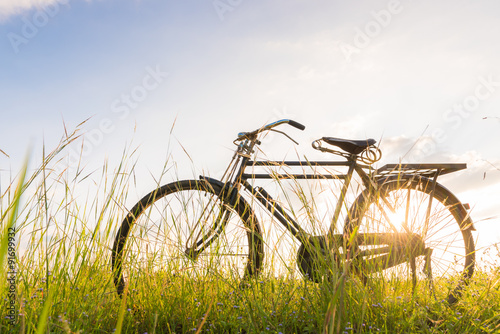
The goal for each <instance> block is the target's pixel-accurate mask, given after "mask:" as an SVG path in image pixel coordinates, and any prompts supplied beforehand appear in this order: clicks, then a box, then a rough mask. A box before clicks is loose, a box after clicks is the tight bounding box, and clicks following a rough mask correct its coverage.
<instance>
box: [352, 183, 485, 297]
mask: <svg viewBox="0 0 500 334" xmlns="http://www.w3.org/2000/svg"><path fill="white" fill-rule="evenodd" d="M379 186H380V188H379V191H378V192H377V193H376V194H373V193H370V192H369V191H368V190H365V192H364V193H362V194H361V195H360V196H359V197H358V199H357V200H356V202H355V203H354V205H353V206H352V208H351V209H350V217H351V219H349V221H348V223H347V224H346V225H345V230H344V235H345V236H346V237H350V236H352V235H353V233H358V235H362V234H365V235H367V234H366V233H371V236H381V235H383V234H385V235H393V236H394V235H396V234H395V233H402V235H406V236H410V235H411V236H412V238H415V239H416V240H417V241H418V242H419V244H420V248H421V249H420V251H419V253H416V252H417V251H415V252H414V253H413V254H414V255H411V254H410V252H407V253H406V255H405V254H404V253H400V254H403V256H406V258H405V259H404V261H403V263H401V264H399V265H395V266H393V267H391V268H388V269H384V270H379V269H380V268H367V267H366V263H376V261H377V260H376V257H377V256H380V255H373V254H374V253H377V251H380V252H381V253H383V251H381V250H382V248H383V247H385V249H386V250H387V248H388V246H387V244H386V245H384V241H382V239H383V238H381V237H380V238H379V239H378V240H374V242H373V243H372V244H371V245H357V244H356V242H353V244H352V245H351V249H350V252H349V253H350V256H352V258H353V259H355V260H353V261H352V263H353V264H354V267H356V266H357V265H356V264H355V263H358V264H359V266H358V267H357V268H353V270H354V271H355V272H358V273H359V274H360V276H361V277H362V278H363V281H364V282H365V283H366V284H367V285H368V286H376V287H377V288H378V291H379V292H382V293H383V294H384V295H386V296H387V295H391V294H392V295H393V296H395V297H402V296H404V295H407V294H409V293H410V294H411V293H413V294H417V295H418V296H421V297H424V296H433V297H434V298H436V299H437V300H439V301H443V300H445V301H447V302H448V303H450V304H453V303H455V302H456V301H457V300H458V298H459V297H460V295H461V293H462V290H463V288H464V287H465V286H466V285H467V283H468V280H469V278H470V277H471V276H472V274H473V272H474V262H475V252H474V240H473V237H472V233H471V230H473V224H472V220H471V218H470V217H469V215H468V214H467V211H466V209H465V207H464V206H463V205H462V204H461V203H460V201H459V200H458V199H457V198H456V197H455V195H453V194H452V193H451V192H450V191H449V190H448V189H446V188H445V187H443V186H442V185H440V184H439V183H436V184H434V182H433V181H432V180H429V179H427V178H424V177H418V176H415V177H412V178H411V179H406V180H392V181H387V182H385V183H383V184H380V185H379ZM351 240H355V238H354V239H351ZM408 240H409V239H408ZM421 242H423V243H424V245H422V244H421ZM391 247H393V248H396V247H395V246H394V245H392V246H391ZM406 247H407V249H410V248H409V247H408V245H406ZM424 247H425V251H423V249H424ZM389 248H390V247H389ZM363 251H365V252H363ZM366 253H370V254H372V255H371V256H370V258H368V257H366V258H363V259H359V258H358V259H356V254H366ZM415 255H417V256H415ZM389 257H390V255H387V257H386V258H383V261H386V263H387V262H388V261H389V260H388V259H389ZM374 259H375V260H374ZM380 259H382V258H380ZM363 263H364V264H365V267H363ZM379 263H380V261H379Z"/></svg>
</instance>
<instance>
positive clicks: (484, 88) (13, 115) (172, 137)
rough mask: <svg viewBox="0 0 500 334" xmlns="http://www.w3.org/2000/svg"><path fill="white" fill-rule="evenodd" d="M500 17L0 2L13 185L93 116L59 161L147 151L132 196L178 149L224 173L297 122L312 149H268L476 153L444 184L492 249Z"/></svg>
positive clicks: (233, 3)
mask: <svg viewBox="0 0 500 334" xmlns="http://www.w3.org/2000/svg"><path fill="white" fill-rule="evenodd" d="M499 14H500V3H498V2H496V1H492V0H489V1H486V0H479V1H472V0H455V1H451V0H443V1H439V2H436V1H429V0H423V1H414V0H413V1H412V0H389V1H386V0H384V1H379V0H376V1H362V0H361V1H355V2H354V1H350V2H347V1H334V0H330V1H327V0H307V1H306V0H286V1H285V0H265V1H264V0H253V1H248V0H203V1H201V0H186V1H170V0H88V1H84V0H38V1H35V0H0V116H1V118H0V119H1V124H2V126H1V131H0V150H2V152H0V181H1V183H2V186H3V187H4V188H5V184H6V183H8V181H9V179H10V178H11V177H12V174H13V173H14V174H15V173H16V171H18V170H19V169H20V168H21V165H22V162H23V161H24V159H25V157H26V155H27V154H28V152H31V153H30V155H31V165H30V166H35V165H36V163H37V161H38V162H39V160H40V157H41V156H42V152H43V147H44V146H45V149H46V150H50V149H51V148H54V147H56V145H57V143H58V142H59V141H60V139H61V138H62V137H63V136H64V134H65V131H68V132H71V131H72V129H75V128H76V127H77V126H78V125H79V124H80V123H82V122H84V121H86V122H85V123H84V124H83V125H81V126H80V130H81V133H82V136H83V138H84V144H83V148H82V143H81V142H77V143H75V144H73V145H70V147H68V148H66V149H65V150H64V151H63V152H62V154H65V155H67V156H68V157H69V160H70V161H71V156H72V155H75V154H77V155H79V154H80V153H81V155H82V161H83V164H84V165H86V166H88V168H89V169H91V170H92V169H93V168H98V167H99V166H100V165H102V164H103V161H104V160H106V159H107V161H109V162H110V163H112V164H115V165H117V164H119V162H120V159H121V156H122V152H123V150H124V149H125V148H126V147H133V148H137V152H138V155H139V157H140V158H139V159H138V162H137V171H138V172H137V174H141V173H142V174H143V175H144V178H143V179H140V181H139V182H138V184H140V185H139V186H137V190H136V192H137V195H136V197H135V198H134V197H133V196H131V198H130V201H131V203H132V202H134V201H135V200H137V199H138V198H140V197H141V195H144V194H145V193H146V192H147V191H148V190H151V188H152V186H153V185H154V182H155V181H154V177H155V175H156V176H157V175H158V174H160V173H161V170H162V168H163V166H164V164H165V159H166V157H167V156H169V155H172V156H173V157H174V159H175V160H176V162H177V166H178V169H179V170H178V172H177V173H178V174H179V176H181V177H187V176H190V175H191V176H192V174H193V173H198V172H199V173H209V174H211V175H215V176H217V175H220V174H221V171H223V170H224V168H225V167H226V165H227V163H228V162H229V160H230V158H231V155H232V150H233V149H234V146H233V144H232V141H233V140H234V139H235V137H236V135H237V133H238V132H240V131H250V130H253V129H256V128H258V127H260V126H262V125H264V124H266V123H269V122H272V121H276V120H278V119H282V118H290V119H293V120H296V121H298V122H300V123H302V124H304V125H305V126H306V130H305V131H303V132H301V131H298V130H296V129H293V128H291V127H290V128H286V127H283V128H282V130H286V132H287V133H288V134H290V135H291V136H292V137H293V138H294V139H296V140H297V141H298V142H299V143H300V145H299V146H296V145H295V144H293V143H292V142H290V141H288V140H287V139H286V138H284V137H280V136H278V135H277V134H274V135H272V136H269V137H268V138H267V139H266V140H265V141H264V144H265V145H263V147H262V149H263V151H265V152H266V157H267V158H269V159H275V160H282V159H285V158H290V159H295V158H296V157H297V156H299V157H303V156H307V157H308V158H309V159H316V160H321V159H328V157H327V156H325V155H324V154H323V153H319V152H316V151H314V150H313V149H312V148H311V145H310V143H311V141H312V140H314V139H317V138H320V137H322V136H332V137H341V138H350V139H366V138H375V139H376V140H377V141H378V142H379V143H380V148H381V149H382V151H383V152H384V156H383V160H382V161H381V162H380V163H379V166H381V165H383V164H384V163H390V162H398V161H404V162H465V163H467V165H468V167H469V168H468V169H467V170H466V171H464V172H457V173H456V174H454V175H450V176H447V177H443V178H442V181H443V184H445V185H446V186H447V187H449V189H450V190H452V191H454V192H455V193H457V195H458V197H459V198H460V199H462V200H463V201H464V202H468V203H470V205H471V206H472V207H473V210H472V212H471V215H472V216H473V219H474V220H475V221H476V222H477V223H476V227H477V229H478V234H477V237H478V240H479V241H480V243H481V244H483V245H487V244H493V243H496V242H499V241H500V228H497V226H500V220H499V217H498V216H499V214H500V156H499V149H498V143H499V142H500V131H499V130H500V111H499V110H500V109H499V106H500V63H499V62H498V59H499V57H498V56H499V54H500V43H499V38H498V31H500V21H499V20H498V17H499ZM81 150H83V152H81ZM186 152H187V154H186ZM132 204H133V203H132ZM490 218H491V219H490Z"/></svg>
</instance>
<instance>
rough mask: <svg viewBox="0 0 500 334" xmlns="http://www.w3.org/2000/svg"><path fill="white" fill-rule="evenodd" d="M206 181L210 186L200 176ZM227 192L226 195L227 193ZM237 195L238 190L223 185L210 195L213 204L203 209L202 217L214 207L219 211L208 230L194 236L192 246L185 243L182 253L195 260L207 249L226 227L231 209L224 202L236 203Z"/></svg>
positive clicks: (210, 212) (207, 214)
mask: <svg viewBox="0 0 500 334" xmlns="http://www.w3.org/2000/svg"><path fill="white" fill-rule="evenodd" d="M202 180H205V181H206V182H207V185H208V186H210V187H211V185H210V183H208V180H207V179H206V178H202ZM227 194H228V195H227ZM237 195H238V190H237V189H235V188H233V187H231V186H229V185H228V186H226V185H225V186H224V187H223V188H222V190H221V193H220V194H219V195H212V196H213V197H215V198H214V203H213V205H209V206H208V207H206V208H204V209H203V213H202V219H203V217H210V215H211V214H212V213H213V211H214V209H216V208H218V207H220V212H219V213H218V214H217V218H216V219H215V221H214V223H213V226H211V227H210V228H209V229H208V232H207V233H206V234H205V235H203V236H201V237H200V236H196V239H198V240H195V241H194V242H193V243H192V244H193V246H191V247H189V246H188V245H187V244H186V250H185V251H184V254H186V256H187V257H188V258H189V259H190V260H192V261H196V260H197V259H198V256H199V255H200V254H201V253H202V252H203V251H204V250H205V249H207V248H208V247H209V246H210V245H211V244H212V243H213V242H214V241H215V240H216V239H217V238H218V237H219V236H220V234H221V233H222V232H223V231H224V229H225V228H226V225H227V222H228V221H229V217H230V215H231V210H230V208H229V207H228V205H227V204H225V202H226V199H227V201H228V202H229V206H231V207H232V206H234V205H236V199H237ZM217 199H219V200H220V201H221V203H220V204H218V203H216V202H217Z"/></svg>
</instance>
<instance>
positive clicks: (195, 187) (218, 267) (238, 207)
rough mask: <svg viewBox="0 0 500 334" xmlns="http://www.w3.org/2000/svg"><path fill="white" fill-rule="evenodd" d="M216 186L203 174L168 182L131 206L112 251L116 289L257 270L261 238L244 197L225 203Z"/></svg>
mask: <svg viewBox="0 0 500 334" xmlns="http://www.w3.org/2000/svg"><path fill="white" fill-rule="evenodd" d="M223 197H225V194H222V188H221V186H220V185H219V184H218V183H216V182H209V181H206V180H200V181H198V180H185V181H179V182H174V183H170V184H167V185H165V186H163V187H161V188H158V189H156V190H155V191H153V192H151V193H149V194H148V195H146V196H145V197H144V198H143V199H141V200H140V201H139V202H138V203H137V204H136V205H135V206H134V207H133V208H132V210H130V212H129V213H128V215H127V216H126V218H125V219H124V220H123V222H122V225H121V227H120V229H119V231H118V233H117V235H116V238H115V242H114V245H113V252H112V265H113V275H114V282H115V285H116V288H117V291H118V294H119V295H121V294H122V293H123V292H124V290H125V287H126V286H128V290H129V291H134V292H136V293H139V292H140V291H143V292H144V293H146V294H147V293H151V291H155V289H159V290H160V291H161V290H162V289H165V288H166V287H167V286H168V285H172V286H173V287H174V288H175V287H178V286H179V285H178V284H176V283H175V282H185V281H186V280H189V281H191V282H196V281H198V282H200V281H202V280H205V281H206V280H207V279H208V280H211V279H223V280H228V281H229V282H230V283H233V282H235V281H237V280H238V281H239V280H241V279H245V278H248V277H249V276H251V275H255V274H257V272H258V271H259V269H260V266H261V264H262V257H263V251H262V250H263V244H262V238H261V233H260V228H259V225H258V222H257V221H256V220H255V219H254V217H253V215H252V214H251V210H250V209H249V208H248V205H247V204H246V202H245V201H244V200H243V199H242V198H239V199H238V201H235V202H236V204H234V205H230V204H229V203H228V202H227V201H226V200H223V199H221V198H223Z"/></svg>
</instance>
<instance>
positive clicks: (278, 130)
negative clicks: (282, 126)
mask: <svg viewBox="0 0 500 334" xmlns="http://www.w3.org/2000/svg"><path fill="white" fill-rule="evenodd" d="M269 131H274V132H278V133H281V134H282V135H285V136H286V137H287V138H288V139H290V140H291V141H293V142H294V143H295V144H296V145H299V143H297V142H296V141H295V140H294V139H293V138H292V137H290V136H289V135H287V134H286V133H284V132H283V131H279V130H275V129H270V130H269Z"/></svg>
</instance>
